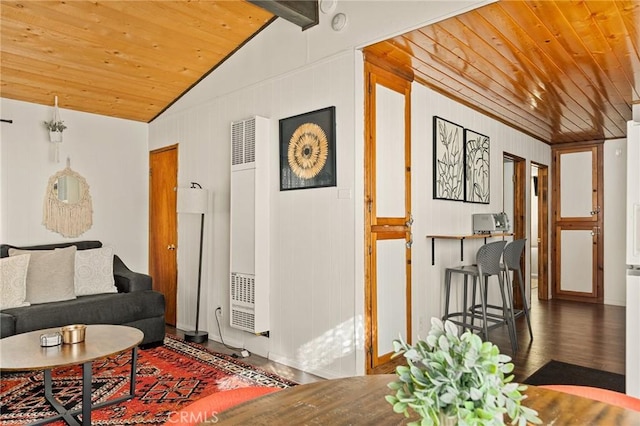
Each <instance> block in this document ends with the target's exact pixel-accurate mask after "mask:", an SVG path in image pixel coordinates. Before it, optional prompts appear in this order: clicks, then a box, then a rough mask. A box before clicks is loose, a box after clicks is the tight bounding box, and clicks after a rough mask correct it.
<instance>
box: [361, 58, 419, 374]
mask: <svg viewBox="0 0 640 426" xmlns="http://www.w3.org/2000/svg"><path fill="white" fill-rule="evenodd" d="M364 72H365V79H364V80H365V81H364V83H365V126H364V133H365V144H364V145H365V146H364V168H365V170H364V175H365V182H364V196H365V200H364V201H365V202H364V208H365V211H364V216H365V221H364V222H365V224H364V226H365V239H364V240H365V241H364V244H365V247H364V252H365V257H366V262H365V271H364V277H365V289H364V294H365V301H364V303H365V307H364V315H365V318H364V329H365V336H364V340H365V369H366V373H367V374H376V373H383V372H384V373H389V372H392V371H389V367H388V365H389V364H385V365H386V367H385V365H382V366H377V367H374V366H373V365H374V360H376V359H378V360H380V361H381V362H383V363H384V362H387V361H391V359H390V358H391V357H390V355H389V356H382V357H378V354H377V341H375V339H374V338H373V336H374V335H377V333H375V332H376V327H377V313H376V312H373V309H372V307H373V306H377V305H374V304H375V303H376V302H377V294H376V291H377V288H376V285H375V283H376V271H375V270H374V268H372V264H373V260H375V255H376V247H375V243H376V241H377V240H378V239H381V240H382V239H385V236H384V235H383V234H381V233H380V234H379V233H378V232H387V231H390V233H391V234H393V235H394V236H395V237H398V236H401V235H405V236H406V234H407V227H406V224H405V223H404V222H406V221H407V220H408V219H409V218H408V217H405V219H404V220H400V219H398V218H381V219H380V220H379V219H378V218H377V212H376V205H375V202H374V192H375V188H376V181H375V174H374V173H373V171H374V170H375V164H376V158H375V153H374V152H372V148H373V146H374V144H373V141H375V140H376V134H375V129H376V121H375V108H374V106H375V103H376V91H375V90H374V89H373V88H374V87H375V85H376V83H380V84H381V85H383V86H385V87H387V88H389V89H391V90H394V91H396V92H398V93H401V94H403V96H404V98H405V104H404V105H405V106H404V108H405V110H404V118H405V145H404V146H405V153H404V154H405V164H408V165H410V164H411V152H410V146H409V147H408V146H407V143H406V141H410V140H411V82H410V81H407V80H406V79H405V78H404V76H402V75H399V74H396V73H393V72H390V71H388V70H386V69H383V68H381V67H379V66H377V65H374V64H372V63H370V62H366V61H365V63H364ZM410 173H411V169H410V166H407V168H406V170H405V177H406V175H407V174H408V175H410ZM405 182H406V185H405V203H406V204H405V207H406V210H407V211H408V212H409V213H408V214H410V211H411V184H410V179H406V178H405ZM389 236H390V235H389ZM389 236H387V237H389ZM405 257H406V259H407V264H406V276H407V285H406V300H409V301H410V300H411V299H410V295H411V284H410V283H411V279H410V277H411V275H410V274H411V249H410V248H407V251H406V254H405ZM411 317H412V313H411V303H408V305H407V307H406V319H405V321H406V324H407V330H408V336H407V338H408V339H409V341H410V339H411V334H412V333H411V326H412V324H411ZM387 358H388V359H387ZM398 359H399V358H398ZM393 362H396V363H397V362H400V361H392V363H393Z"/></svg>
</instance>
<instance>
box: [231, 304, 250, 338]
mask: <svg viewBox="0 0 640 426" xmlns="http://www.w3.org/2000/svg"><path fill="white" fill-rule="evenodd" d="M255 319H256V316H255V315H254V314H253V312H245V311H242V310H240V309H232V310H231V323H232V324H233V325H234V326H235V327H237V328H239V329H240V330H244V331H249V332H253V330H254V329H255Z"/></svg>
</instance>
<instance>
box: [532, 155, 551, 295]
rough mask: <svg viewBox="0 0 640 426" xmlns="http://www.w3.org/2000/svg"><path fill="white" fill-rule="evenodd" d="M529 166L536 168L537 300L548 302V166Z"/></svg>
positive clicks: (537, 164) (536, 164)
mask: <svg viewBox="0 0 640 426" xmlns="http://www.w3.org/2000/svg"><path fill="white" fill-rule="evenodd" d="M531 164H533V165H535V166H536V167H537V168H538V211H537V212H535V213H536V214H537V215H538V235H536V236H535V237H536V238H540V241H539V242H538V299H540V300H549V261H548V259H549V166H547V165H544V164H539V163H535V162H532V163H531ZM532 214H533V212H532ZM531 238H533V235H532V236H531Z"/></svg>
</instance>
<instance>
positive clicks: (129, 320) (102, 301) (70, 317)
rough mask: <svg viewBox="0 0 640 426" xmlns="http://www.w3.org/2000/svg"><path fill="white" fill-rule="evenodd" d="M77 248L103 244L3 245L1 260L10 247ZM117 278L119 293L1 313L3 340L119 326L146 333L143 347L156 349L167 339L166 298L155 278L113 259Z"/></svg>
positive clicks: (0, 329) (81, 242) (0, 328)
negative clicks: (46, 331)
mask: <svg viewBox="0 0 640 426" xmlns="http://www.w3.org/2000/svg"><path fill="white" fill-rule="evenodd" d="M71 245H75V246H76V247H77V249H78V250H87V249H93V248H100V247H102V243H101V242H100V241H76V242H69V243H61V244H46V245H38V246H30V247H16V246H11V245H8V244H2V245H0V257H7V256H9V249H10V248H18V249H25V250H51V249H54V248H63V247H69V246H71ZM113 275H114V280H115V285H116V287H117V288H118V293H108V294H96V295H91V296H79V297H78V298H76V299H73V300H65V301H61V302H50V303H41V304H34V305H31V306H24V307H19V308H10V309H4V310H2V311H0V337H7V336H12V335H14V334H19V333H26V332H28V331H34V330H40V329H43V328H52V327H62V326H64V325H69V324H119V325H128V326H131V327H135V328H138V329H140V330H142V332H143V333H144V340H143V341H142V344H143V345H145V346H152V345H155V344H161V343H162V342H163V340H164V334H165V321H164V308H165V301H164V295H163V294H162V293H159V292H157V291H154V290H152V287H151V277H150V276H149V275H146V274H141V273H138V272H133V271H131V270H130V269H129V268H127V266H126V265H125V264H124V263H123V262H122V260H121V259H120V258H119V257H118V256H116V255H114V256H113Z"/></svg>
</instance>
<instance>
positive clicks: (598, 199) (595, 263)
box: [552, 144, 604, 303]
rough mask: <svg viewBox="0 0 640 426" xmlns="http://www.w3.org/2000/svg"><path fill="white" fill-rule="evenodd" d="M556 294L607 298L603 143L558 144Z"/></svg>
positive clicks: (555, 169) (593, 300) (555, 174)
mask: <svg viewBox="0 0 640 426" xmlns="http://www.w3.org/2000/svg"><path fill="white" fill-rule="evenodd" d="M552 153H553V206H554V214H553V221H554V222H553V230H554V236H553V250H554V251H553V263H552V271H553V273H552V275H553V297H557V298H559V299H567V300H575V301H583V302H591V303H602V302H603V300H604V294H603V284H602V283H603V257H604V256H603V255H604V250H603V241H604V238H603V237H604V236H603V229H602V225H603V215H604V211H603V195H602V186H603V181H602V144H581V145H575V146H572V147H566V148H565V147H563V148H553V149H552Z"/></svg>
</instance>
